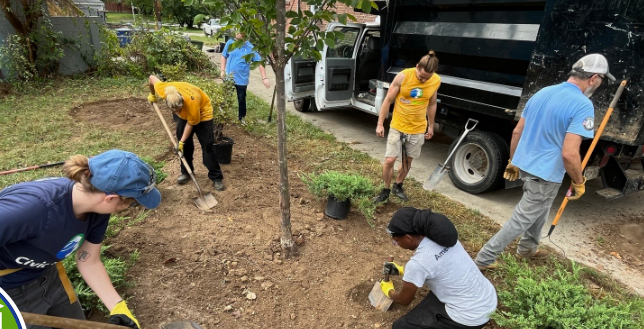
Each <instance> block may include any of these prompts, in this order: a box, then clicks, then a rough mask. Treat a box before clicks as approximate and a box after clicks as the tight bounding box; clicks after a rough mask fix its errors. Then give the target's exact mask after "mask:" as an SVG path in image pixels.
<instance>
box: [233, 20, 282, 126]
mask: <svg viewBox="0 0 644 329" xmlns="http://www.w3.org/2000/svg"><path fill="white" fill-rule="evenodd" d="M235 38H236V39H238V40H244V39H245V38H246V35H245V34H244V33H241V32H238V33H237V34H236V35H235ZM233 42H235V40H233V39H231V40H228V42H226V45H225V46H224V50H223V51H222V53H221V67H220V69H221V77H222V79H225V78H226V77H228V76H230V75H232V78H233V79H234V81H235V89H236V90H237V102H238V104H239V122H241V124H242V125H245V124H246V121H245V120H244V118H245V117H246V89H247V88H248V80H249V77H250V62H247V61H246V59H245V58H244V56H246V55H249V54H252V55H253V58H252V60H251V61H252V62H259V61H261V60H262V58H261V57H260V56H259V54H258V53H257V52H256V51H254V50H253V45H252V44H251V43H250V42H249V41H245V42H244V43H243V44H242V45H241V47H239V48H236V49H235V50H229V48H230V45H232V44H233ZM259 73H260V74H261V75H262V83H263V84H264V86H265V87H266V89H268V88H270V87H271V83H270V82H269V81H268V78H266V70H265V69H264V66H263V65H259Z"/></svg>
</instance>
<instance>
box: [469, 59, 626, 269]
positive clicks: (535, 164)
mask: <svg viewBox="0 0 644 329" xmlns="http://www.w3.org/2000/svg"><path fill="white" fill-rule="evenodd" d="M606 78H608V79H610V80H613V81H614V80H615V78H614V77H613V76H612V75H611V74H610V73H609V72H608V61H607V60H606V58H605V57H604V56H602V55H600V54H591V55H587V56H584V57H582V58H581V59H580V60H579V61H577V62H576V63H575V64H574V65H573V66H572V71H571V72H570V77H569V78H568V81H566V82H563V83H561V84H558V85H554V86H549V87H546V88H543V89H541V90H540V91H539V92H537V93H536V94H535V95H534V96H532V97H531V98H530V99H529V100H528V102H527V104H526V105H525V108H524V109H523V113H522V114H521V119H520V120H519V122H518V123H517V126H516V127H515V128H514V132H513V134H512V141H511V143H510V160H509V163H508V166H507V168H506V169H505V173H504V175H503V177H504V178H505V179H507V180H510V181H514V180H516V179H518V178H519V177H520V178H521V180H523V197H522V198H521V201H519V203H518V204H517V205H516V207H515V208H514V212H513V213H512V217H511V218H510V220H509V221H508V222H507V223H506V224H505V225H503V228H501V230H500V231H499V232H498V233H497V234H496V235H494V236H493V237H492V239H490V241H488V242H487V243H486V244H485V246H483V248H482V249H481V250H480V251H479V253H478V255H477V256H476V259H475V260H474V262H475V263H476V265H478V267H479V269H481V270H486V269H495V268H497V267H498V262H497V260H496V257H497V256H498V255H499V254H500V253H501V252H503V250H504V249H505V247H506V246H507V245H508V244H510V242H512V241H514V239H516V238H517V237H518V236H519V235H522V236H521V240H520V241H519V246H518V248H517V251H516V253H517V255H518V256H519V257H522V258H526V259H530V258H542V257H545V256H547V252H546V251H545V250H542V249H538V246H539V241H540V239H541V229H542V228H543V225H544V224H545V222H546V220H547V219H548V215H549V213H550V207H551V205H552V202H553V201H554V199H555V197H556V196H557V192H558V191H559V187H560V186H561V181H562V180H563V177H564V174H565V173H566V172H567V173H568V176H570V179H571V180H572V193H570V194H569V195H567V197H568V199H569V200H577V199H579V198H580V197H581V196H582V195H583V194H584V193H585V191H586V187H585V184H586V178H585V177H584V176H583V174H582V169H581V155H580V153H579V147H580V145H581V141H582V139H584V138H593V134H594V120H595V110H594V107H593V103H592V102H591V101H590V99H588V98H589V97H590V96H591V95H592V94H593V93H594V92H595V90H597V88H599V86H600V85H601V83H602V81H603V80H605V79H606Z"/></svg>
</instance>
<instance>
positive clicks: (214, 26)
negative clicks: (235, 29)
mask: <svg viewBox="0 0 644 329" xmlns="http://www.w3.org/2000/svg"><path fill="white" fill-rule="evenodd" d="M201 29H202V30H203V34H205V35H206V36H211V37H212V36H213V35H215V34H216V33H217V32H219V31H220V30H221V24H220V23H219V18H211V19H210V20H208V22H207V23H203V24H202V25H201Z"/></svg>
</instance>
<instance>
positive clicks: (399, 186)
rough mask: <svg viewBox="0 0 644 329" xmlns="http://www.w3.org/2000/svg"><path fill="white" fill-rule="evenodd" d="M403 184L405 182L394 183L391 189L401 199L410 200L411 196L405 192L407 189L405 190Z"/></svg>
mask: <svg viewBox="0 0 644 329" xmlns="http://www.w3.org/2000/svg"><path fill="white" fill-rule="evenodd" d="M402 185H403V183H400V184H398V183H394V187H393V188H392V189H391V193H393V194H394V195H395V196H397V197H398V198H399V199H400V200H403V201H407V200H409V198H408V197H407V194H405V191H403V188H402Z"/></svg>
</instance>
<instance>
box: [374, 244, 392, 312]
mask: <svg viewBox="0 0 644 329" xmlns="http://www.w3.org/2000/svg"><path fill="white" fill-rule="evenodd" d="M387 261H389V262H393V261H394V257H393V256H389V258H388V259H387ZM385 281H389V273H385ZM369 302H370V303H371V306H373V307H375V308H376V309H378V310H381V311H383V312H387V310H389V307H391V304H392V303H393V302H394V301H393V300H392V299H391V298H389V297H387V296H385V293H384V292H382V289H380V282H379V281H378V282H376V283H375V284H374V285H373V288H371V292H370V293H369Z"/></svg>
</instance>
